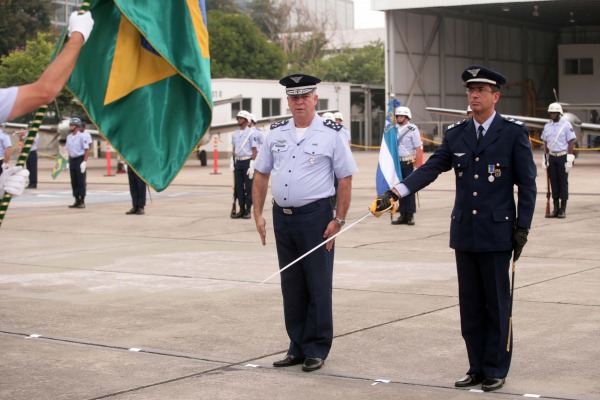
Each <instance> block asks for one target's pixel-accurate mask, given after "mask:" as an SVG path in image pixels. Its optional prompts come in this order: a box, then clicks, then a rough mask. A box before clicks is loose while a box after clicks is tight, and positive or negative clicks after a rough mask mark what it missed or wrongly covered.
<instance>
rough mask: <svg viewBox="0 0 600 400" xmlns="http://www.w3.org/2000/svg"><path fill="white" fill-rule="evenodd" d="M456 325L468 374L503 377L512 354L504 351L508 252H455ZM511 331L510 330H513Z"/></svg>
mask: <svg viewBox="0 0 600 400" xmlns="http://www.w3.org/2000/svg"><path fill="white" fill-rule="evenodd" d="M455 255H456V269H457V272H458V297H459V302H460V327H461V331H462V336H463V339H464V340H465V344H466V346H467V354H468V356H469V371H468V373H469V374H472V373H477V374H482V375H484V376H486V377H491V378H505V377H506V375H507V374H508V369H509V368H510V361H511V357H512V337H513V335H511V346H510V351H506V348H507V342H508V326H509V316H510V277H509V267H510V260H511V256H512V251H510V250H509V251H497V252H485V253H473V252H465V251H458V250H456V251H455ZM513 332H514V330H513Z"/></svg>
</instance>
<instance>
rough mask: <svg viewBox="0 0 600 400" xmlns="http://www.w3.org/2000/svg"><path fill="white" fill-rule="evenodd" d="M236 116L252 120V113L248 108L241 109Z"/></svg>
mask: <svg viewBox="0 0 600 400" xmlns="http://www.w3.org/2000/svg"><path fill="white" fill-rule="evenodd" d="M236 118H244V119H246V121H248V122H250V113H249V112H248V111H246V110H240V112H238V113H237V115H236Z"/></svg>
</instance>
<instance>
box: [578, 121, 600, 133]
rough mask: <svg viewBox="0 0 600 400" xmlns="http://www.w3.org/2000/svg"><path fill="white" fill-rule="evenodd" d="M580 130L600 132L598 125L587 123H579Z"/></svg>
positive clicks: (599, 125)
mask: <svg viewBox="0 0 600 400" xmlns="http://www.w3.org/2000/svg"><path fill="white" fill-rule="evenodd" d="M581 129H584V130H586V131H588V130H589V131H596V132H600V124H590V123H587V122H582V123H581Z"/></svg>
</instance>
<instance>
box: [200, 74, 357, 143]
mask: <svg viewBox="0 0 600 400" xmlns="http://www.w3.org/2000/svg"><path fill="white" fill-rule="evenodd" d="M211 83H212V98H213V101H218V100H225V99H229V98H232V97H236V96H239V95H242V96H243V97H244V98H250V99H252V100H251V109H250V110H247V111H249V112H251V113H253V114H254V115H256V118H258V119H260V118H262V117H264V115H263V111H262V99H265V98H268V99H277V98H278V99H281V114H283V115H291V113H290V110H289V109H288V107H287V97H286V94H285V88H284V87H283V86H281V85H280V84H279V81H276V80H262V79H229V78H222V79H213V80H212V81H211ZM317 94H318V95H319V99H328V100H329V105H328V107H329V109H336V110H339V111H340V112H341V113H342V114H343V115H344V117H345V118H346V120H347V121H345V122H347V125H349V124H350V84H349V83H345V82H321V83H320V84H318V85H317ZM231 122H235V118H232V116H231V104H229V103H227V104H222V105H218V106H215V107H214V110H213V125H219V124H226V123H231ZM269 126H270V123H263V124H261V123H259V124H258V127H259V128H261V129H262V130H263V131H265V132H268V131H269ZM211 133H214V130H213V132H211ZM213 148H214V144H213V142H212V141H211V142H210V143H208V144H207V145H205V146H203V147H202V149H204V150H206V151H207V152H209V153H210V154H212V152H213ZM221 151H226V152H231V132H229V133H226V134H222V135H220V141H219V152H221Z"/></svg>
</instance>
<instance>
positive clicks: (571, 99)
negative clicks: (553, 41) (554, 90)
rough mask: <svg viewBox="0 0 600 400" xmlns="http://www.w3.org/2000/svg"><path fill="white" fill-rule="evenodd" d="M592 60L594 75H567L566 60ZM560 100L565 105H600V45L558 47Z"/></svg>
mask: <svg viewBox="0 0 600 400" xmlns="http://www.w3.org/2000/svg"><path fill="white" fill-rule="evenodd" d="M568 58H592V59H593V60H594V61H593V63H594V74H593V75H565V62H564V60H565V59H568ZM558 72H559V75H558V80H559V92H558V94H559V100H560V101H561V102H565V103H600V44H569V45H559V46H558Z"/></svg>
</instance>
